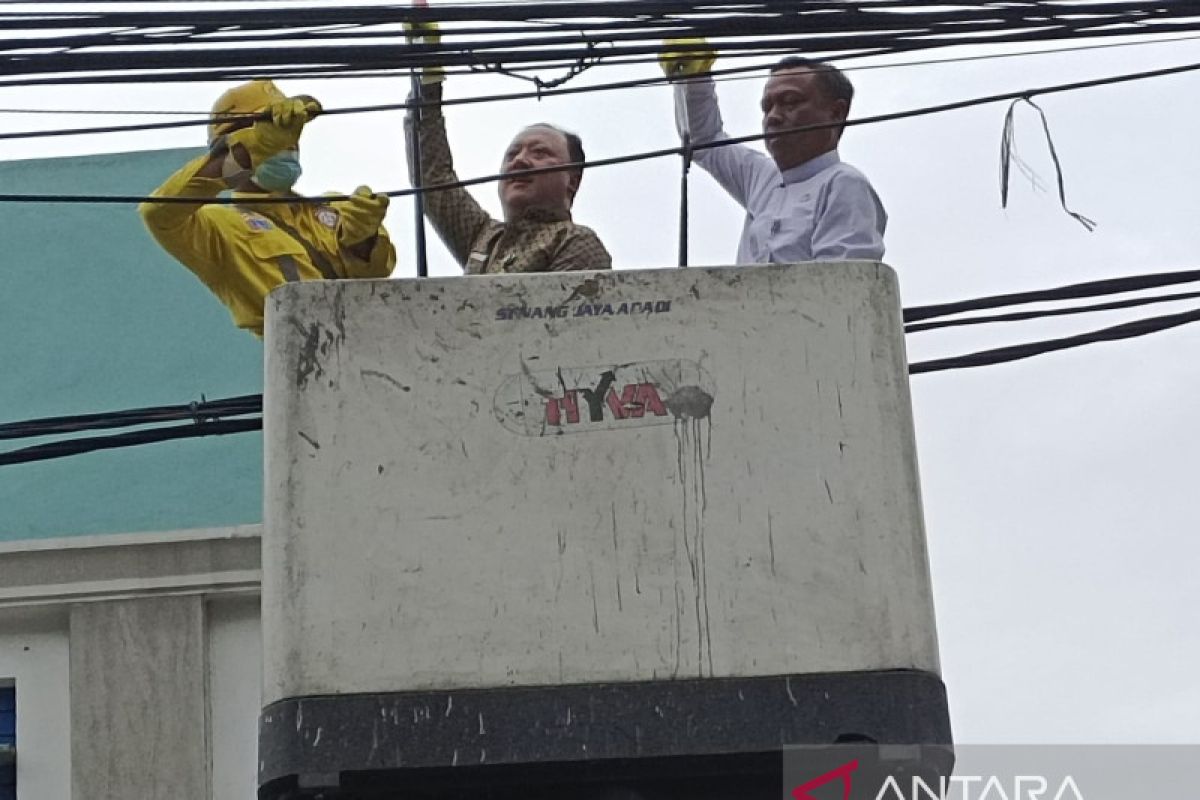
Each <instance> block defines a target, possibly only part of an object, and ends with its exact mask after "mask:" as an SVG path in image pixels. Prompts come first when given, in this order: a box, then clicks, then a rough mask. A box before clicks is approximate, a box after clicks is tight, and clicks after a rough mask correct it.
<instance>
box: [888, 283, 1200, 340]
mask: <svg viewBox="0 0 1200 800" xmlns="http://www.w3.org/2000/svg"><path fill="white" fill-rule="evenodd" d="M1197 297H1200V292H1177V293H1175V294H1164V295H1158V296H1156V297H1135V298H1133V299H1131V300H1115V301H1113V302H1111V303H1093V304H1092V305H1087V306H1075V307H1073V308H1054V309H1044V310H1041V311H1015V312H1013V313H1010V314H992V315H989V316H984V317H967V318H965V319H945V320H937V321H935V322H918V323H914V324H912V325H905V326H904V332H905V333H921V332H922V331H932V330H938V329H942V328H957V327H962V326H964V325H987V324H991V323H994V322H1024V321H1026V320H1031V319H1042V318H1044V317H1062V316H1069V315H1074V314H1087V313H1090V312H1093V311H1115V310H1117V309H1121V308H1136V307H1137V306H1145V305H1151V304H1154V303H1173V302H1176V301H1179V300H1192V299H1195V298H1197Z"/></svg>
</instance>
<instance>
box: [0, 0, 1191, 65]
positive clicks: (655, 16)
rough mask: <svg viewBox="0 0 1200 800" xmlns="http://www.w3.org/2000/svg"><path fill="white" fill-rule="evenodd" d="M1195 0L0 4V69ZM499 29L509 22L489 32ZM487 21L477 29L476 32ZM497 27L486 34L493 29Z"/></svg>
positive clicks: (1104, 22)
mask: <svg viewBox="0 0 1200 800" xmlns="http://www.w3.org/2000/svg"><path fill="white" fill-rule="evenodd" d="M1194 6H1195V4H1194V3H1191V2H1179V1H1178V0H1176V1H1175V2H1165V1H1164V2H1143V3H1130V2H1120V1H1118V0H1109V1H1108V2H1083V1H1082V0H1079V1H1077V2H1071V3H1065V2H1064V3H1046V2H1034V1H1033V0H1029V1H1027V2H1015V3H975V4H958V5H940V6H938V5H930V4H929V3H927V2H917V0H858V1H857V2H846V0H836V1H835V0H761V1H758V2H752V1H751V0H724V1H723V2H678V0H671V1H670V2H664V1H663V0H620V1H618V2H565V3H558V2H556V3H502V4H495V5H478V4H471V5H465V4H458V5H445V6H442V5H439V6H434V7H430V8H427V9H421V8H409V7H406V6H405V7H400V6H395V5H389V6H354V5H345V6H337V5H328V6H311V5H309V6H303V5H302V6H297V7H286V8H243V7H237V6H235V7H234V8H219V9H218V8H201V9H189V10H183V11H180V10H170V11H167V10H162V9H161V8H159V7H155V8H154V9H153V10H150V11H146V10H141V11H139V10H134V11H128V10H122V11H113V10H105V9H102V8H100V7H94V8H95V10H78V9H75V10H62V11H44V10H41V9H39V10H37V11H36V12H30V11H16V10H6V9H0V30H3V31H5V33H6V34H7V35H6V36H3V37H0V82H4V83H6V84H7V85H27V84H28V83H31V82H38V83H55V82H62V83H67V82H75V81H78V80H80V79H82V80H85V81H93V82H116V81H137V82H144V81H147V80H156V81H172V80H189V81H196V80H224V79H234V78H237V79H245V78H249V77H268V76H274V77H280V76H282V75H284V74H288V73H292V74H294V73H295V71H297V70H303V71H304V72H305V73H307V74H310V75H315V74H318V73H319V72H321V71H329V72H340V73H343V74H351V73H355V72H357V73H364V72H372V71H381V70H391V71H394V72H396V73H402V72H406V71H408V70H411V69H413V68H420V67H422V66H429V65H434V64H437V65H441V66H465V67H470V66H481V65H483V64H488V63H490V64H493V65H497V66H503V67H506V68H509V69H511V68H514V67H516V66H518V65H524V66H527V67H530V66H535V65H539V64H540V65H546V64H550V63H557V64H560V65H561V64H564V63H565V64H570V63H574V62H578V61H580V60H581V59H592V58H597V59H599V61H600V63H601V64H603V63H606V61H607V60H610V59H617V58H622V57H631V56H646V55H655V54H657V52H658V50H659V49H660V47H661V45H660V43H659V40H660V39H662V38H666V37H679V36H689V37H691V36H707V37H709V38H710V39H712V40H713V42H714V44H715V45H716V46H717V47H718V49H720V50H721V51H724V52H735V51H739V50H755V49H761V48H763V47H764V46H767V47H787V48H791V49H795V50H802V51H804V52H807V53H809V54H815V53H824V54H830V53H837V52H867V51H873V52H881V53H882V52H901V51H912V50H928V49H933V48H942V47H948V46H953V45H964V44H997V43H1014V42H1022V43H1025V42H1042V41H1053V40H1067V39H1078V38H1081V37H1095V38H1100V37H1115V36H1121V37H1129V36H1137V35H1149V34H1164V33H1188V32H1195V31H1197V30H1200V15H1197V9H1196V8H1195V7H1194ZM405 21H426V22H430V21H437V22H439V23H441V24H442V42H441V43H440V44H437V45H412V44H408V43H405V42H403V41H402V33H401V31H400V29H399V28H400V23H402V22H405ZM500 31H504V32H500ZM485 32H486V33H487V34H488V35H484V33H485ZM492 32H495V33H492Z"/></svg>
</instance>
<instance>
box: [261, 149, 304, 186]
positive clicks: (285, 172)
mask: <svg viewBox="0 0 1200 800" xmlns="http://www.w3.org/2000/svg"><path fill="white" fill-rule="evenodd" d="M303 171H304V170H303V169H302V168H301V167H300V154H299V153H297V152H296V151H295V150H284V151H283V152H282V153H276V154H275V155H273V156H271V157H270V158H268V159H266V160H265V161H263V162H262V163H261V164H259V165H258V169H256V170H254V182H255V183H257V184H258V185H259V186H261V187H262V188H264V189H266V190H267V191H268V192H286V191H287V190H288V189H291V188H292V187H293V186H295V185H296V181H298V180H300V174H301V173H302V172H303Z"/></svg>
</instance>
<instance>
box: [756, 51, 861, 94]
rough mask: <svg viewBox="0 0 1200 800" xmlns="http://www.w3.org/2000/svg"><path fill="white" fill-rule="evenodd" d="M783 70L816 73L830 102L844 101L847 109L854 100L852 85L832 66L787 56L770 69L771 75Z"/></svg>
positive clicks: (808, 59)
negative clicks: (805, 70)
mask: <svg viewBox="0 0 1200 800" xmlns="http://www.w3.org/2000/svg"><path fill="white" fill-rule="evenodd" d="M785 69H807V70H812V71H813V72H814V73H816V75H817V78H818V79H819V80H820V82H821V88H822V89H824V91H825V94H827V95H828V96H829V99H831V100H845V101H846V105H847V107H848V106H849V105H850V103H851V101H853V100H854V84H852V83H850V79H849V78H847V77H846V75H845V73H843V72H842V71H841V70H840V69H838V68H837V67H835V66H834V65H833V64H827V63H825V62H824V61H817V60H815V59H811V58H804V57H803V56H788V57H787V58H785V59H783V60H782V61H780V62H779V63H778V64H776V65H775V66H773V67H771V74H772V75H774V74H775V73H776V72H782V71H784V70H785Z"/></svg>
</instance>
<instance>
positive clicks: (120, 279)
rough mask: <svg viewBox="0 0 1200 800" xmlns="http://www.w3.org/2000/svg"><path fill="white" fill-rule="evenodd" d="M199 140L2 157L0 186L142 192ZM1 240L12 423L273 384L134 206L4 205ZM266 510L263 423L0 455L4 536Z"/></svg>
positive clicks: (3, 402) (244, 516)
mask: <svg viewBox="0 0 1200 800" xmlns="http://www.w3.org/2000/svg"><path fill="white" fill-rule="evenodd" d="M198 152H199V151H197V150H191V149H187V150H159V151H152V152H140V153H122V154H115V155H99V156H86V157H78V158H57V159H44V160H31V161H12V162H7V163H0V193H5V194H10V193H36V194H68V193H69V194H109V195H116V194H130V195H145V194H147V193H149V192H150V191H151V190H153V188H154V187H155V186H157V185H158V184H160V183H161V182H162V181H163V179H165V178H166V177H167V176H168V175H169V174H170V173H171V172H173V171H174V170H175V169H177V168H179V167H180V166H182V165H183V164H184V163H185V162H186V160H187V159H189V158H191V157H194V156H195V155H196V154H197V153H198ZM0 243H2V247H0V265H2V267H0V268H2V271H3V276H4V278H3V281H4V283H3V289H2V290H0V369H2V370H3V373H2V374H3V377H0V422H15V421H19V420H26V419H32V418H37V417H49V416H59V415H74V414H84V413H93V412H103V411H114V410H120V409H127V408H138V407H143V406H155V405H170V404H177V403H188V402H191V401H193V400H199V399H200V398H201V396H202V395H204V396H207V397H208V398H209V399H216V398H221V397H229V396H234V395H242V394H254V393H257V392H261V391H262V356H263V353H262V344H261V343H260V342H259V341H258V340H257V339H255V338H254V337H253V336H252V335H250V334H248V333H246V332H244V331H240V330H237V329H236V328H234V326H233V323H232V322H231V320H230V317H229V314H228V312H227V311H226V310H225V308H224V306H222V305H221V304H220V303H219V302H218V301H217V300H216V299H215V298H213V297H212V296H211V295H210V294H209V293H208V291H207V290H206V289H205V288H204V286H202V285H201V284H200V282H199V281H198V280H196V279H195V278H194V277H193V276H192V274H191V273H190V272H188V271H187V270H186V269H185V268H184V267H183V266H181V265H180V264H179V263H177V262H176V261H174V259H172V258H171V257H170V256H169V255H167V254H166V253H164V252H163V251H162V250H160V249H159V248H158V246H157V245H156V244H155V242H154V240H153V239H151V238H150V235H149V234H148V233H147V232H146V230H145V228H144V227H143V226H142V223H141V219H140V218H139V217H138V214H137V209H136V207H135V206H133V205H90V204H64V203H58V204H32V203H20V204H17V203H0ZM175 424H178V423H175ZM113 432H117V431H94V432H90V433H85V434H77V435H105V434H106V433H113ZM43 441H50V440H47V439H39V440H30V439H17V440H9V441H0V451H7V450H12V449H16V448H18V447H23V446H28V445H31V444H38V443H41V442H43ZM261 518H262V435H261V433H259V432H253V433H239V434H235V435H230V436H219V437H205V438H197V439H186V440H181V441H176V442H166V443H161V444H149V445H141V446H137V447H131V448H125V449H120V450H108V451H102V452H96V453H89V454H84V455H77V456H71V457H68V458H63V459H57V460H51V461H42V462H34V463H27V464H16V465H8V466H0V541H4V540H15V539H40V538H47V537H58V536H71V535H82V534H95V533H113V532H131V531H166V530H176V529H181V528H197V527H211V526H224V525H235V524H245V523H252V522H258V521H260V520H261Z"/></svg>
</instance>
